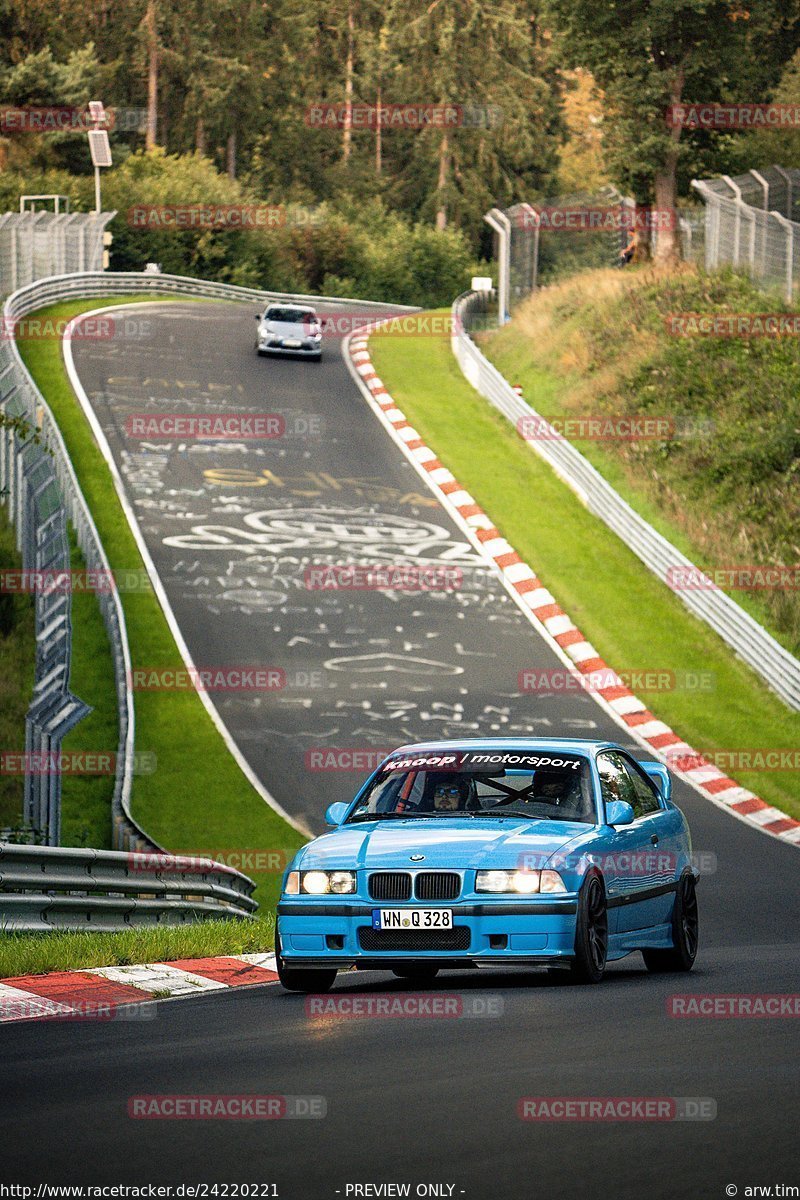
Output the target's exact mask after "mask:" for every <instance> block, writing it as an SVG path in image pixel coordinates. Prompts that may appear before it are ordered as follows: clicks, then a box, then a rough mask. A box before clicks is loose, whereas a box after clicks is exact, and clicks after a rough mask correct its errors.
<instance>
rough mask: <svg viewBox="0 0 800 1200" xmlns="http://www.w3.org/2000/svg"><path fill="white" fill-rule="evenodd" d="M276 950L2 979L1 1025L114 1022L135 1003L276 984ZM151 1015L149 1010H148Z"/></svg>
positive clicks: (136, 1004)
mask: <svg viewBox="0 0 800 1200" xmlns="http://www.w3.org/2000/svg"><path fill="white" fill-rule="evenodd" d="M277 978H278V972H277V968H276V966H275V955H274V954H232V955H229V956H221V957H217V958H178V959H175V960H174V962H167V963H143V964H140V965H134V966H128V967H90V968H89V969H87V970H81V971H54V972H51V973H50V974H47V975H18V976H16V977H15V978H13V979H3V980H0V1024H2V1023H3V1022H5V1021H32V1020H43V1019H44V1020H48V1019H49V1020H110V1019H113V1018H120V1019H123V1020H124V1019H125V1018H126V1009H127V1010H128V1014H127V1015H129V1016H130V1015H131V1005H135V1006H136V1007H137V1010H138V1006H140V1005H142V1004H144V1003H146V1002H148V1001H156V1000H171V999H173V998H176V997H180V996H198V995H201V994H202V993H204V992H215V991H224V990H225V989H226V988H234V987H245V986H248V985H250V984H264V983H275V981H276V980H277ZM145 1015H147V1014H145Z"/></svg>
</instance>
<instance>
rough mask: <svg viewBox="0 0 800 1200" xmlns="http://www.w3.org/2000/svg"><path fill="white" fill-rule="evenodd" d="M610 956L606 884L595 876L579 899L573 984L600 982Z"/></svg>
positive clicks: (571, 971)
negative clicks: (604, 885)
mask: <svg viewBox="0 0 800 1200" xmlns="http://www.w3.org/2000/svg"><path fill="white" fill-rule="evenodd" d="M607 956H608V910H607V908H606V893H605V888H604V887H603V881H602V879H601V878H600V876H599V875H591V876H590V877H589V878H588V879H587V881H586V883H585V884H584V885H583V887H582V888H581V892H580V896H579V897H578V919H577V921H576V923H575V957H574V958H573V960H572V965H571V967H570V975H571V977H572V981H573V983H599V982H600V980H601V979H602V978H603V975H604V974H605V969H606V958H607Z"/></svg>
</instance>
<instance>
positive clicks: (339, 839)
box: [293, 817, 597, 871]
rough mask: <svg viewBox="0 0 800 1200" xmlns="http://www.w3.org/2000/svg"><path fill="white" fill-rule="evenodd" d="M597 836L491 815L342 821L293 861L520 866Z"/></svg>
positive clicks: (310, 864)
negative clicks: (419, 857) (525, 860)
mask: <svg viewBox="0 0 800 1200" xmlns="http://www.w3.org/2000/svg"><path fill="white" fill-rule="evenodd" d="M596 835H597V829H596V827H595V826H593V825H578V824H576V823H575V822H566V821H526V820H523V821H514V820H513V819H509V818H491V817H478V818H470V817H462V818H460V819H459V818H457V817H452V818H439V817H436V818H434V819H431V820H429V821H425V820H411V819H409V820H408V821H400V820H390V821H379V822H377V823H376V824H367V823H365V824H363V825H362V824H354V825H342V826H340V827H339V828H338V829H336V830H334V831H333V832H332V833H326V834H323V835H322V837H319V838H316V839H315V841H313V842H309V844H308V845H307V846H304V847H303V849H302V850H301V851H300V852H299V854H298V855H297V858H296V859H295V862H294V863H293V866H294V867H295V868H300V869H302V870H304V871H308V870H314V869H318V870H335V869H337V868H340V869H350V870H353V869H354V868H355V869H358V868H362V869H365V870H379V871H381V870H403V869H405V870H409V869H413V868H416V869H423V870H425V869H428V868H431V867H434V868H440V869H443V868H450V869H461V870H470V869H475V870H478V869H480V868H482V867H486V866H491V867H503V868H508V869H511V868H515V867H517V866H519V863H520V860H521V858H522V856H523V855H525V856H528V855H529V856H531V857H530V862H531V863H533V862H535V863H536V864H537V865H539V864H541V866H544V865H545V863H546V861H547V859H548V858H550V857H551V855H553V854H555V853H556V851H557V850H563V848H564V847H565V846H567V845H571V846H573V847H575V846H580V845H581V843H582V842H583V841H589V840H591V839H593V838H594V837H596ZM412 854H424V855H425V858H424V861H422V862H415V863H412V862H411V861H410V855H412Z"/></svg>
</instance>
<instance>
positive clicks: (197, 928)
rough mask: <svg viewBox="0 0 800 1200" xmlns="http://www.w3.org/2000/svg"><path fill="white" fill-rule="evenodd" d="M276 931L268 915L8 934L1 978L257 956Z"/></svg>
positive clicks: (0, 951) (2, 941)
mask: <svg viewBox="0 0 800 1200" xmlns="http://www.w3.org/2000/svg"><path fill="white" fill-rule="evenodd" d="M274 932H275V923H274V920H273V918H272V916H270V915H267V916H265V917H264V919H260V920H256V921H204V922H202V923H199V924H197V925H179V926H176V927H174V928H172V929H170V928H167V927H165V928H162V929H126V930H124V931H123V932H121V933H88V932H86V933H85V932H84V931H83V930H77V931H76V930H64V931H63V932H55V933H5V934H4V935H3V937H2V938H0V978H2V979H8V978H9V977H10V976H12V975H41V974H44V973H45V972H46V971H77V970H81V969H86V968H90V967H116V966H122V967H125V966H128V965H130V964H131V963H159V962H169V961H170V960H171V959H175V958H211V957H213V956H214V955H217V954H222V955H224V954H258V953H259V952H261V951H264V952H266V951H268V950H271V949H272V945H273V942H274Z"/></svg>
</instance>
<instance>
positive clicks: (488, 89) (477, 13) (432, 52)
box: [386, 0, 558, 233]
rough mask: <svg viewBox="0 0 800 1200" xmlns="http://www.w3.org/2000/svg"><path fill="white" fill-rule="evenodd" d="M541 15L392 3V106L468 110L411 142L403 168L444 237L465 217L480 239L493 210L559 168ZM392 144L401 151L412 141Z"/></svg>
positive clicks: (519, 7)
mask: <svg viewBox="0 0 800 1200" xmlns="http://www.w3.org/2000/svg"><path fill="white" fill-rule="evenodd" d="M537 9H538V5H537V4H536V3H533V2H531V0H431V2H430V3H428V4H426V5H423V6H421V5H420V4H419V2H418V0H392V2H391V4H390V6H389V10H388V14H387V30H388V47H389V55H390V61H391V68H390V79H391V84H390V88H389V89H388V91H387V100H392V101H398V102H403V101H407V102H410V103H417V104H429V105H431V106H433V107H434V108H435V109H437V110H438V111H439V112H440V113H441V112H443V111H446V110H447V109H448V108H449V109H455V110H460V111H461V112H462V113H463V119H462V120H459V121H458V122H457V123H455V124H447V123H445V124H442V125H440V126H432V127H430V128H427V129H423V130H421V131H420V132H418V133H414V134H410V135H408V138H407V139H406V143H405V144H406V145H408V143H409V142H410V147H409V150H410V152H407V161H406V162H405V163H402V164H401V165H400V167H399V172H398V173H399V176H400V180H401V187H402V186H403V184H404V183H405V189H404V191H405V194H406V195H408V192H409V191H412V190H413V192H414V193H416V195H417V196H418V197H419V199H418V201H417V204H418V208H417V211H418V212H419V213H420V215H422V216H424V217H427V218H428V219H433V220H434V222H435V225H436V228H437V229H439V230H442V229H444V228H446V227H447V226H448V224H450V223H451V222H453V221H455V223H456V224H463V223H465V220H467V219H468V220H469V221H470V222H471V225H472V231H473V232H475V233H477V230H478V228H479V227H480V221H481V216H482V213H483V212H484V211H485V209H486V208H488V207H490V206H491V205H492V204H494V203H499V204H509V203H512V202H513V201H514V200H515V199H521V198H525V199H529V198H530V195H531V193H532V192H533V191H534V190H538V187H540V186H541V185H542V183H543V182H544V181H545V180H546V179H548V178H549V177H550V175H551V174H552V172H553V170H554V168H555V165H556V159H555V150H556V133H557V129H558V115H557V107H556V103H555V95H556V81H555V79H554V76H553V72H552V71H551V70H550V69H549V67H548V63H547V54H546V49H545V47H544V45H543V43H542V41H541V40H540V38H539V34H538V25H537V19H536V14H537ZM391 137H392V148H393V149H394V147H395V146H396V147H397V148H398V149H401V150H402V149H404V140H403V139H404V137H405V135H403V134H397V133H392V135H391ZM388 141H389V137H388V135H387V138H386V142H388ZM468 214H469V216H468Z"/></svg>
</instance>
